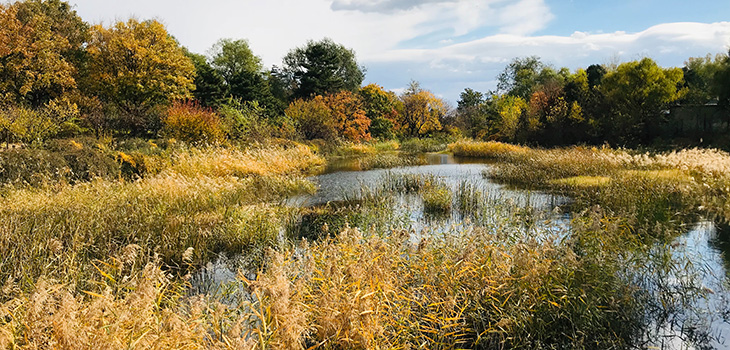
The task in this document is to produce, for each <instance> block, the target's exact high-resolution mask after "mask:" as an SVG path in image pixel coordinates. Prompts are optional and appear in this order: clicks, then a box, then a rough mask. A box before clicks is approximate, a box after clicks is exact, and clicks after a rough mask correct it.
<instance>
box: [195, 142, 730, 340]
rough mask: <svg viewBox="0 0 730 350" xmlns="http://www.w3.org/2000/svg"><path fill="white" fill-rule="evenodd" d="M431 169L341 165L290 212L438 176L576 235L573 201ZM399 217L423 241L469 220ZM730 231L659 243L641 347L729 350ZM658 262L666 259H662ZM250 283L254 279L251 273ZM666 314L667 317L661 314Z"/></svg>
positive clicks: (211, 288)
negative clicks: (408, 178) (653, 309)
mask: <svg viewBox="0 0 730 350" xmlns="http://www.w3.org/2000/svg"><path fill="white" fill-rule="evenodd" d="M421 157H423V159H425V160H426V163H428V164H427V165H423V166H408V167H399V168H393V169H387V170H386V169H377V170H367V171H362V170H359V163H357V162H355V161H351V160H341V161H339V162H335V163H332V164H330V166H329V168H328V169H327V170H326V171H325V172H324V173H323V174H321V175H318V176H313V177H311V178H310V180H311V181H313V182H314V183H315V184H317V185H318V188H319V189H318V191H317V192H316V193H315V194H314V195H306V196H295V197H292V198H289V199H288V200H287V201H286V205H289V206H295V207H314V206H322V205H325V204H326V203H336V202H342V201H348V200H349V201H351V200H356V199H358V197H359V196H360V195H361V194H362V189H363V188H369V189H371V190H373V189H375V188H376V187H377V186H378V185H379V183H380V182H381V181H382V179H383V177H384V176H387V175H388V174H414V175H428V176H436V177H438V178H439V179H440V180H441V181H443V183H445V184H446V185H448V186H449V187H451V189H452V191H455V190H456V188H457V187H458V186H459V185H460V184H464V183H469V184H472V185H474V186H476V187H478V188H479V189H480V190H481V191H483V193H485V194H486V195H487V197H488V198H490V199H491V200H493V201H494V202H495V203H496V202H506V203H508V204H509V205H512V204H514V205H513V206H514V207H517V208H530V209H531V210H535V211H538V212H542V213H544V214H545V217H546V218H547V220H545V221H544V222H538V223H536V225H535V227H534V228H533V230H536V231H539V233H540V235H543V236H551V237H556V238H557V239H561V238H563V237H564V236H565V235H567V234H569V233H570V230H571V228H570V220H571V217H570V216H569V214H567V213H564V212H562V211H560V210H556V208H560V207H561V206H563V205H565V204H567V203H570V199H569V198H566V197H563V196H556V195H552V194H548V193H545V192H539V191H526V190H520V189H514V188H510V187H507V186H504V185H501V184H497V183H493V182H491V181H490V180H489V179H488V178H486V177H485V176H484V173H485V171H487V170H488V169H489V167H490V166H493V165H492V164H490V163H489V162H480V161H479V160H474V159H459V158H455V157H453V156H450V155H443V154H424V155H421ZM397 204H398V205H397V208H396V209H395V211H396V215H404V216H405V220H404V223H405V224H406V228H407V229H409V230H410V231H411V232H413V233H412V238H413V239H420V238H421V237H423V236H424V235H429V234H434V233H438V232H439V231H445V230H449V229H452V230H453V229H454V227H455V226H460V227H458V228H457V229H465V227H464V224H463V222H464V221H466V222H467V224H466V225H469V222H470V219H468V218H467V219H466V220H465V218H464V217H463V216H461V215H460V214H459V213H458V212H456V211H453V212H452V213H451V214H450V215H449V216H448V217H445V218H440V219H439V220H436V221H434V220H433V219H432V218H428V217H427V216H426V215H424V212H423V207H422V202H421V201H420V199H419V197H418V196H416V195H405V194H404V195H399V196H398V198H397ZM728 252H730V229H729V228H728V227H727V226H718V225H716V224H715V223H713V222H712V221H705V220H702V221H700V222H698V223H696V224H695V225H694V226H692V227H691V228H690V229H688V232H687V233H686V234H683V235H681V236H679V237H677V238H676V239H675V240H674V241H672V242H670V243H664V244H662V243H657V244H656V246H655V247H654V248H653V249H652V253H651V254H653V255H656V256H657V257H662V256H666V257H668V259H670V260H671V261H673V262H674V264H673V265H671V266H672V267H671V268H669V269H665V270H661V271H660V268H659V266H660V265H661V263H660V262H656V265H652V264H653V263H652V262H651V259H649V260H647V261H648V262H647V264H646V265H645V266H643V267H642V268H640V269H637V270H636V271H635V272H634V274H635V276H633V278H635V279H636V280H637V281H639V284H641V286H642V288H644V289H645V290H646V291H647V293H648V294H649V295H652V297H653V298H655V299H656V300H657V303H659V301H661V303H663V304H659V305H658V306H657V309H661V311H660V312H658V313H657V314H650V315H647V317H648V319H649V323H650V324H649V326H648V329H647V333H646V334H645V335H644V340H643V344H642V345H643V347H645V348H655V349H726V348H727V349H730V339H729V338H730V322H728V320H729V319H730V288H729V287H728V286H729V281H730V277H729V276H730V268H729V267H730V259H728V257H729V256H730V255H729V254H728ZM657 259H660V258H657ZM236 269H237V268H236V263H235V259H224V258H223V259H221V260H219V261H217V262H212V263H209V264H208V266H206V267H205V268H203V269H202V270H201V271H200V272H199V273H198V274H196V275H195V276H193V279H192V282H193V283H192V284H193V286H194V288H193V292H194V293H208V294H215V293H220V294H222V295H224V297H230V295H235V292H233V293H232V292H231V290H230V288H228V289H226V288H221V287H220V286H221V285H223V284H225V283H227V282H232V281H233V283H234V284H235V278H236V273H235V272H234V271H235V270H236ZM247 277H248V278H255V274H252V273H251V272H249V273H248V276H247ZM659 313H661V315H659Z"/></svg>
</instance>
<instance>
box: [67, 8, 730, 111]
mask: <svg viewBox="0 0 730 350" xmlns="http://www.w3.org/2000/svg"><path fill="white" fill-rule="evenodd" d="M71 2H72V3H75V4H77V8H76V9H77V11H78V12H79V14H80V15H81V16H82V17H83V18H84V19H85V20H87V21H90V22H99V21H102V20H103V21H105V22H106V23H107V24H109V23H110V22H111V21H114V20H119V19H121V20H123V19H126V18H128V17H129V16H130V15H136V16H137V17H138V18H141V19H147V18H158V19H161V20H162V22H163V23H165V24H166V25H167V27H168V30H169V31H170V33H172V34H173V35H174V36H175V37H177V38H178V40H179V41H180V42H181V43H182V44H183V45H185V46H187V47H189V48H190V49H191V50H192V51H194V52H200V53H203V52H205V51H206V50H207V49H208V48H209V47H210V46H212V45H213V43H214V42H215V41H217V40H218V39H220V38H234V39H239V38H244V39H248V40H249V43H250V45H251V48H252V49H253V51H254V53H256V54H257V55H260V56H261V57H262V58H263V60H264V64H266V65H267V66H271V65H274V64H276V65H280V64H281V59H282V57H283V56H284V55H285V54H286V53H287V52H288V51H289V50H291V49H292V48H294V47H297V46H301V45H303V44H304V43H306V41H307V40H310V39H314V40H318V39H321V38H323V37H330V38H332V39H333V40H335V41H336V42H339V43H341V44H343V45H345V46H347V47H349V48H353V49H354V50H355V51H356V53H357V56H358V59H359V61H360V63H361V64H364V65H365V66H367V68H368V73H367V76H366V81H367V82H375V83H379V84H381V85H383V86H385V87H386V88H389V89H395V88H402V87H403V86H406V85H407V84H408V82H409V81H410V80H411V79H415V80H419V81H421V83H422V85H423V86H424V87H427V88H429V89H431V90H433V91H434V92H435V93H438V94H441V95H444V96H446V97H447V98H448V99H451V100H452V101H453V100H456V99H457V98H458V94H459V92H460V91H462V90H463V89H464V88H466V87H471V88H474V89H479V90H482V91H485V90H487V89H490V88H493V87H494V81H493V80H494V78H495V77H496V76H497V74H498V73H499V72H500V71H501V70H502V69H503V68H504V66H505V65H506V64H507V63H508V62H509V61H510V60H511V59H512V58H514V57H522V56H530V55H537V56H540V57H542V59H543V61H545V62H547V63H552V64H554V65H556V66H566V67H569V68H571V69H575V68H577V67H585V66H588V65H590V64H593V63H604V62H606V61H607V60H609V59H612V58H613V57H620V58H621V59H623V60H630V59H636V58H640V57H643V56H649V57H653V58H655V59H657V61H658V62H659V63H660V64H662V65H666V66H669V65H673V66H679V65H682V64H683V62H684V60H686V59H687V58H688V57H692V56H704V55H705V54H707V53H716V52H726V51H727V49H728V47H730V23H728V22H721V23H712V24H706V23H667V24H660V25H656V26H653V27H650V28H648V29H646V30H644V31H641V32H638V33H626V32H621V31H617V32H613V33H601V32H574V33H573V34H570V35H565V36H557V35H534V33H536V32H538V31H540V30H542V29H545V28H547V26H548V24H549V23H550V21H552V20H555V19H554V18H553V17H554V16H553V15H552V14H551V12H550V9H549V7H548V6H547V4H546V3H545V0H420V1H416V0H308V1H303V0H247V1H231V0H208V1H206V2H202V1H195V0H125V1H121V0H117V1H98V0H72V1H71ZM558 20H563V21H566V20H569V19H558ZM599 29H600V28H597V29H596V30H599ZM477 33H481V37H480V38H478V39H475V40H471V41H468V42H463V40H465V38H474V37H477V35H478V34H477ZM405 43H408V44H407V46H405ZM405 47H410V49H405Z"/></svg>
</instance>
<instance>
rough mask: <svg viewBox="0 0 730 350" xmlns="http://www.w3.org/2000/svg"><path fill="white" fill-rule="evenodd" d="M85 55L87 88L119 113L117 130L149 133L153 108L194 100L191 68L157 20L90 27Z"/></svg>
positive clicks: (173, 40) (183, 53)
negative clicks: (88, 60)
mask: <svg viewBox="0 0 730 350" xmlns="http://www.w3.org/2000/svg"><path fill="white" fill-rule="evenodd" d="M88 52H89V56H90V64H89V82H88V85H89V87H90V89H91V91H93V92H96V93H97V94H98V96H99V98H100V99H101V100H102V102H104V103H107V104H110V105H111V106H113V107H114V108H115V109H117V110H118V111H119V112H121V114H120V118H119V120H118V122H119V123H118V124H119V125H118V127H119V128H121V129H124V130H127V131H129V132H132V133H137V134H138V133H142V132H149V131H151V130H149V129H150V128H152V127H153V124H154V123H155V122H159V120H155V119H154V118H152V119H150V115H151V114H150V111H151V110H152V108H155V107H156V106H157V105H160V104H165V103H168V102H169V101H173V100H177V99H187V98H190V97H192V95H191V93H190V91H191V90H193V89H194V85H193V83H194V75H195V66H194V65H193V63H192V62H191V61H190V59H189V58H188V57H187V56H186V55H185V51H184V50H183V49H182V47H180V45H179V44H178V42H177V41H176V40H175V39H174V38H173V37H171V36H170V35H169V34H168V33H167V30H166V29H165V27H164V26H163V25H162V24H160V23H159V22H157V21H154V20H150V21H144V22H139V21H137V20H135V19H130V20H128V21H127V22H117V23H116V24H115V25H114V26H113V27H111V28H108V29H107V28H104V27H102V26H101V25H97V26H94V27H92V36H91V41H90V42H89V45H88Z"/></svg>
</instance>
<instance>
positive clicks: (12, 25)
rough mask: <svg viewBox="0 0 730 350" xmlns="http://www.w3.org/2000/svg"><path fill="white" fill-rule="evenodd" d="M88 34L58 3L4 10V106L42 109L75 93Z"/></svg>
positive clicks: (0, 81)
mask: <svg viewBox="0 0 730 350" xmlns="http://www.w3.org/2000/svg"><path fill="white" fill-rule="evenodd" d="M87 29H88V28H87V26H86V24H85V23H84V22H83V21H82V20H81V18H79V17H78V16H77V15H76V12H75V11H72V10H71V7H70V6H69V5H68V4H67V3H65V2H61V1H59V0H48V1H32V0H31V1H24V2H16V3H13V4H10V5H4V4H0V102H5V104H18V103H20V104H25V105H27V106H28V105H29V106H31V107H41V106H43V105H45V104H46V103H48V102H49V101H51V100H54V99H58V98H62V97H64V96H65V95H66V94H67V93H68V92H70V91H73V90H75V89H76V86H77V85H76V79H75V74H76V71H77V70H76V67H74V64H73V62H72V60H73V56H74V53H75V52H78V51H79V50H81V47H82V45H83V43H84V42H85V41H86V38H87V35H88V34H87Z"/></svg>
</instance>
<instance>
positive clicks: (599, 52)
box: [366, 22, 730, 100]
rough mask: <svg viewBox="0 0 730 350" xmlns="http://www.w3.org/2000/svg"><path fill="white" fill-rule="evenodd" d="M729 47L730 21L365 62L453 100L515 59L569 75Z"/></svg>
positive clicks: (508, 37)
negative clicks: (614, 63) (536, 60)
mask: <svg viewBox="0 0 730 350" xmlns="http://www.w3.org/2000/svg"><path fill="white" fill-rule="evenodd" d="M729 48H730V22H719V23H710V24H707V23H666V24H661V25H656V26H653V27H650V28H648V29H646V30H644V31H641V32H638V33H626V32H615V33H598V34H591V33H583V32H576V33H573V34H572V35H569V36H552V35H544V36H527V35H514V34H497V35H492V36H487V37H484V38H480V39H477V40H474V41H470V42H466V43H459V44H453V45H449V46H446V47H440V48H437V49H430V50H429V49H419V50H390V51H388V52H384V53H382V54H381V55H379V56H377V57H373V58H372V59H371V60H370V62H366V63H368V64H369V65H371V66H373V67H375V68H374V69H371V73H372V74H379V69H381V67H395V68H393V69H392V72H394V74H392V75H391V79H399V80H400V81H402V82H403V84H405V83H407V81H409V80H410V79H416V80H421V81H422V83H423V86H429V85H431V84H434V85H440V86H438V88H433V89H434V90H438V91H439V92H442V93H443V94H444V95H445V96H447V97H448V98H450V99H452V100H455V99H457V98H458V94H459V92H460V91H462V90H463V89H464V88H466V87H472V88H477V89H478V87H477V86H482V87H486V88H485V90H486V89H491V88H494V85H495V84H494V82H493V79H494V77H496V76H497V74H498V73H499V72H500V71H501V70H502V69H503V68H504V67H505V66H506V64H507V63H508V62H509V61H510V60H511V59H512V58H515V57H524V56H532V55H537V56H540V57H541V59H542V60H543V62H546V63H550V64H553V65H556V66H559V67H562V66H565V67H568V68H570V69H571V70H574V69H577V68H579V67H584V68H585V67H587V66H588V65H591V64H601V63H608V62H607V61H608V60H616V59H618V60H621V61H626V60H634V59H638V58H641V57H651V58H654V59H655V60H657V61H658V63H659V64H660V65H664V66H682V65H683V63H684V61H685V60H686V59H687V58H689V57H696V56H704V55H705V54H707V53H718V52H727V50H728V49H729ZM406 66H407V67H409V69H404V68H403V67H406ZM399 68H400V69H399Z"/></svg>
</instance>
